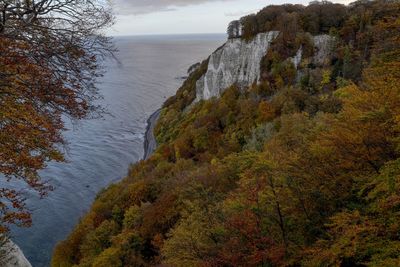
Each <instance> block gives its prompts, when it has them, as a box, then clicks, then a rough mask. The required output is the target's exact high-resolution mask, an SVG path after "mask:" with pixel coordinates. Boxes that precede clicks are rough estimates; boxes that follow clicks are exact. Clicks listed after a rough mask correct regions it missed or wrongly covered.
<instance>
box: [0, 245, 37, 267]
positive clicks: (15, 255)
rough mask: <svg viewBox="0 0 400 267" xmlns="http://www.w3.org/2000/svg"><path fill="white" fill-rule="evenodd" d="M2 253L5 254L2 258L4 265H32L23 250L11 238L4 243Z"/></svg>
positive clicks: (24, 266)
mask: <svg viewBox="0 0 400 267" xmlns="http://www.w3.org/2000/svg"><path fill="white" fill-rule="evenodd" d="M1 254H2V255H4V256H2V258H1V260H0V265H1V266H2V267H32V265H31V264H30V263H29V261H28V260H27V259H26V258H25V255H24V253H23V252H22V250H21V249H20V248H19V247H18V246H17V245H16V244H15V243H14V242H12V241H11V240H10V239H8V240H7V241H5V243H4V244H3V245H2V247H1Z"/></svg>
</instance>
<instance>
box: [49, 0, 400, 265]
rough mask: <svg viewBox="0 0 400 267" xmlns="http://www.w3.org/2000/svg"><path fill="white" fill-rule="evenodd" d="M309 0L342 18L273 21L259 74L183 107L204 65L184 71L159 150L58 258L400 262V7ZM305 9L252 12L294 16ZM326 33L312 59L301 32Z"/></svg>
mask: <svg viewBox="0 0 400 267" xmlns="http://www.w3.org/2000/svg"><path fill="white" fill-rule="evenodd" d="M311 6H312V7H308V8H319V9H318V10H333V9H334V10H341V11H340V12H342V13H343V16H338V17H336V19H337V20H335V21H333V22H332V24H329V25H330V27H329V29H328V28H326V27H321V24H320V23H323V25H325V24H324V23H325V22H322V21H321V20H320V19H321V18H324V17H325V16H324V15H322V16H310V18H309V25H320V26H319V27H314V26H313V27H311V28H308V26H307V27H306V28H304V27H297V28H296V31H295V32H293V31H292V30H291V29H292V28H291V27H287V28H285V29H287V31H286V30H284V28H279V30H280V31H281V34H280V36H279V37H278V38H277V39H276V40H275V42H274V43H273V45H272V47H271V50H270V51H269V52H268V54H267V55H266V57H265V59H264V60H263V65H262V67H263V74H262V77H263V79H262V81H261V83H259V84H258V85H253V86H251V87H250V88H247V90H241V89H240V88H237V87H236V86H232V87H231V88H229V89H227V90H226V91H225V92H224V94H223V95H222V96H221V97H220V98H218V99H215V98H213V99H210V100H208V101H201V102H199V103H196V104H194V105H192V106H190V107H189V105H190V104H191V102H192V101H193V99H194V95H195V92H194V90H195V81H196V80H197V79H198V78H199V77H200V76H201V75H202V74H203V73H204V72H205V68H206V62H205V63H203V65H202V66H201V67H200V68H198V69H197V71H195V72H194V73H192V74H191V76H190V77H189V79H188V80H187V81H186V82H185V83H184V85H183V86H182V88H180V89H179V91H178V93H177V95H176V96H174V97H173V98H171V99H169V100H168V101H167V102H166V104H165V105H164V108H163V112H162V116H161V118H160V120H159V123H158V126H157V129H156V135H157V140H158V141H159V147H158V149H157V151H156V152H155V153H154V155H153V156H152V157H151V158H150V159H148V160H146V161H141V162H139V163H137V164H135V165H133V166H132V167H131V168H130V170H129V174H128V176H127V177H126V178H125V179H124V180H123V181H121V182H120V183H118V184H115V185H111V186H110V187H109V188H107V189H106V190H104V191H103V192H101V193H100V194H99V195H98V197H97V199H96V201H95V202H94V204H93V206H92V208H91V210H90V211H89V212H88V214H87V215H86V216H84V217H83V218H82V220H81V221H80V223H79V224H78V225H77V227H76V228H75V229H74V231H73V232H72V233H71V234H70V236H69V237H68V238H67V239H66V240H65V241H63V242H61V243H60V244H59V245H58V246H57V248H56V250H55V252H54V256H53V260H52V265H53V266H96V267H101V266H104V267H106V266H107V267H108V266H116V267H118V266H150V265H158V264H163V265H166V266H398V265H400V257H399V255H400V239H399V232H400V225H399V221H400V213H399V208H400V179H399V177H400V162H399V155H400V151H399V147H400V143H399V141H400V138H399V136H400V135H399V131H400V120H399V118H400V91H399V90H400V87H399V84H400V71H399V70H400V31H399V29H400V18H399V14H400V4H399V3H398V2H396V1H362V2H361V1H359V2H357V3H355V4H352V5H350V6H349V7H344V6H340V5H333V4H330V3H326V2H324V3H318V4H317V3H314V4H312V5H311ZM331 8H332V9H331ZM306 9H307V8H305V7H301V6H291V5H285V6H281V7H277V6H272V7H267V8H265V9H264V10H262V11H261V12H260V13H259V14H258V15H257V16H256V18H258V17H259V16H262V14H270V13H271V14H272V13H273V14H275V13H274V12H275V11H274V10H278V11H277V13H276V16H277V17H279V18H283V17H286V18H290V20H289V22H288V24H287V25H295V24H296V25H300V24H299V23H297V22H298V21H297V19H298V18H301V17H302V12H303V11H304V10H306ZM312 10H314V9H312ZM321 12H322V11H321ZM342 13H341V14H342ZM260 14H261V15H260ZM311 14H314V12H311ZM317 14H320V13H317ZM291 19H293V20H291ZM331 19H333V18H331ZM260 21H261V22H260V23H265V24H266V25H264V26H265V27H266V28H259V30H270V29H275V27H278V26H276V25H275V24H274V23H272V24H271V23H270V22H271V21H272V22H275V21H277V22H278V21H281V22H282V19H277V18H276V17H273V19H267V20H265V21H264V20H260ZM276 29H278V28H276ZM311 29H314V30H311ZM327 32H329V33H330V34H331V35H333V36H335V37H336V41H337V43H336V46H335V47H334V48H333V49H334V51H333V53H332V55H331V56H330V57H329V58H327V59H326V62H323V63H322V64H320V65H315V64H312V56H313V54H314V53H315V52H316V51H313V45H310V44H308V43H309V42H310V41H311V39H310V38H309V34H317V33H327ZM292 41H293V42H292ZM307 44H308V45H307ZM299 47H303V49H304V51H307V52H305V55H304V57H303V59H302V62H301V63H300V66H299V69H298V70H296V69H295V68H294V66H293V64H292V63H291V62H290V61H289V60H287V58H288V57H291V56H293V53H295V52H296V50H297V49H298V48H299ZM307 49H308V50H307Z"/></svg>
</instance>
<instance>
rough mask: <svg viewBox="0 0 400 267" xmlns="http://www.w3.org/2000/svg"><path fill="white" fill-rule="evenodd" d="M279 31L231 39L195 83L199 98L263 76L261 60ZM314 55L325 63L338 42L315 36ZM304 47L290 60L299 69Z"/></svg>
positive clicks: (213, 55)
mask: <svg viewBox="0 0 400 267" xmlns="http://www.w3.org/2000/svg"><path fill="white" fill-rule="evenodd" d="M278 35H279V32H278V31H271V32H266V33H259V34H258V35H257V36H256V37H255V38H254V39H253V40H252V41H250V42H247V41H245V40H243V39H240V38H236V39H230V40H228V41H227V42H226V43H225V44H224V45H223V46H222V47H221V48H219V49H218V50H216V51H215V52H214V53H213V54H211V56H210V60H209V63H208V68H207V72H206V73H205V74H204V75H203V76H202V77H201V78H200V79H199V80H198V81H197V83H196V99H195V102H198V101H200V100H207V99H210V98H211V97H214V96H217V97H218V96H220V95H221V93H223V91H224V90H225V89H227V88H228V87H230V86H231V85H233V84H237V85H238V86H239V87H247V86H250V85H251V84H253V83H254V82H258V81H259V80H260V76H261V73H260V63H261V60H262V58H263V57H264V56H265V55H266V54H267V52H268V49H269V47H270V45H271V43H272V41H273V40H274V39H275V38H276V37H277V36H278ZM311 39H312V41H313V43H314V50H315V52H314V56H313V58H312V60H311V62H312V63H313V64H314V65H316V66H323V65H324V64H325V63H326V62H327V61H328V59H329V58H330V56H331V52H332V51H333V47H334V44H335V39H334V37H332V36H330V35H327V34H323V35H317V36H313V37H312V38H311ZM302 57H303V49H302V48H300V49H299V50H298V51H297V53H296V55H295V56H294V57H292V58H290V59H289V60H291V61H292V63H293V65H294V66H295V68H296V69H298V68H299V65H300V63H301V60H302V59H303V58H302Z"/></svg>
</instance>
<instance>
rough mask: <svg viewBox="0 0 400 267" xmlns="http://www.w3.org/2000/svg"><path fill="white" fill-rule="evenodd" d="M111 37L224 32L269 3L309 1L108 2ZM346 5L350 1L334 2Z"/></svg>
mask: <svg viewBox="0 0 400 267" xmlns="http://www.w3.org/2000/svg"><path fill="white" fill-rule="evenodd" d="M111 2H112V6H113V10H114V12H115V15H116V23H115V25H114V26H113V27H112V28H111V29H109V30H108V34H110V35H113V36H123V35H157V34H186V33H224V32H225V31H226V27H227V25H228V23H229V22H230V21H232V20H235V19H239V18H240V17H242V16H245V15H248V14H251V13H255V12H257V11H258V10H260V9H261V8H263V7H265V6H267V5H272V4H283V3H290V4H304V5H307V4H308V2H309V0H111ZM332 2H337V3H342V4H348V3H350V2H352V0H333V1H332Z"/></svg>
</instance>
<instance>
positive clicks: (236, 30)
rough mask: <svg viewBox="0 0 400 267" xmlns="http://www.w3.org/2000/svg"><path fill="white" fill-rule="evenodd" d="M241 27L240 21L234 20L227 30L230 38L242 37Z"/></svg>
mask: <svg viewBox="0 0 400 267" xmlns="http://www.w3.org/2000/svg"><path fill="white" fill-rule="evenodd" d="M240 27H241V26H240V21H238V20H234V21H232V22H231V23H229V25H228V30H227V33H228V38H229V39H231V38H237V37H240V34H241V30H240Z"/></svg>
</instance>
